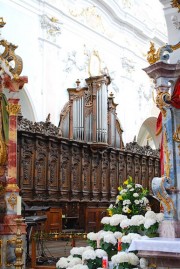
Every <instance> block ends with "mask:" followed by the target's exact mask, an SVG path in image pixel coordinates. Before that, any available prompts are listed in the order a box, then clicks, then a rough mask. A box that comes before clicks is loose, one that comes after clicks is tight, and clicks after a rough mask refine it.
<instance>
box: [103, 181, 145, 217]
mask: <svg viewBox="0 0 180 269" xmlns="http://www.w3.org/2000/svg"><path fill="white" fill-rule="evenodd" d="M118 190H119V195H118V196H117V198H116V203H115V205H114V206H112V207H110V208H108V209H107V210H108V213H109V215H110V216H112V215H114V214H123V215H127V216H128V218H131V217H132V216H134V215H145V213H146V204H145V203H144V199H145V196H146V195H147V194H148V190H147V189H144V188H143V187H142V186H141V185H140V184H135V183H134V182H133V180H132V177H129V178H128V179H127V180H126V181H124V183H123V186H120V187H119V188H118Z"/></svg>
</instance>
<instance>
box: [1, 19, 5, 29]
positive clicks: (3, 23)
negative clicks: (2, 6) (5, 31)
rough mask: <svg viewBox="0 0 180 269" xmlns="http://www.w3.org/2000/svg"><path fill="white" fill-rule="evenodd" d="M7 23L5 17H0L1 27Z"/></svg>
mask: <svg viewBox="0 0 180 269" xmlns="http://www.w3.org/2000/svg"><path fill="white" fill-rule="evenodd" d="M5 24H6V23H5V22H4V20H3V18H2V17H0V28H2V27H4V25H5Z"/></svg>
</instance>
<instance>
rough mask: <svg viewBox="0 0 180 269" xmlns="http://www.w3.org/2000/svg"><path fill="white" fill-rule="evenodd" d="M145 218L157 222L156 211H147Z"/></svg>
mask: <svg viewBox="0 0 180 269" xmlns="http://www.w3.org/2000/svg"><path fill="white" fill-rule="evenodd" d="M145 218H146V219H154V220H157V217H156V213H155V212H154V211H147V212H146V214H145Z"/></svg>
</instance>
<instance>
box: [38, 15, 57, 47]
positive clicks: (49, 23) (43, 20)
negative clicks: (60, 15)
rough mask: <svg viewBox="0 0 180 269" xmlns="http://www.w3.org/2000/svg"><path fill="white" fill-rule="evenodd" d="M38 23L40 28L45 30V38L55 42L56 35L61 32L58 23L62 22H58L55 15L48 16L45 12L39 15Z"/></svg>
mask: <svg viewBox="0 0 180 269" xmlns="http://www.w3.org/2000/svg"><path fill="white" fill-rule="evenodd" d="M40 24H41V28H42V29H43V30H45V33H46V38H47V39H49V40H51V41H53V42H56V41H57V37H58V36H59V35H60V34H61V28H60V25H61V24H62V23H60V22H59V20H58V19H56V18H55V17H51V18H50V17H49V16H48V15H46V14H43V15H41V16H40Z"/></svg>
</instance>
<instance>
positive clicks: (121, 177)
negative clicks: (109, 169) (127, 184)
mask: <svg viewBox="0 0 180 269" xmlns="http://www.w3.org/2000/svg"><path fill="white" fill-rule="evenodd" d="M126 178H127V175H126V159H125V154H124V152H123V153H122V152H120V153H119V155H118V185H119V186H121V185H122V184H123V182H124V181H125V180H126Z"/></svg>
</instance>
